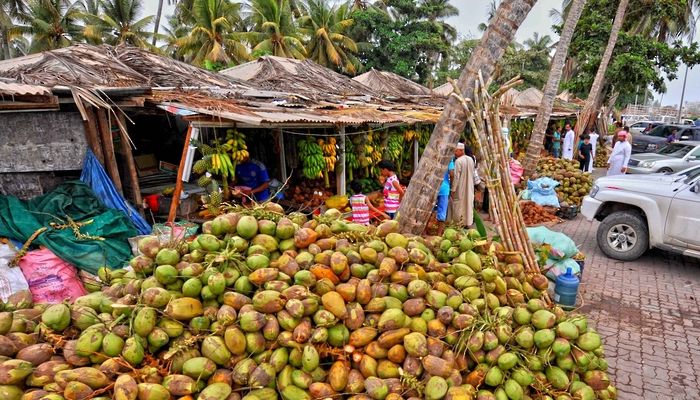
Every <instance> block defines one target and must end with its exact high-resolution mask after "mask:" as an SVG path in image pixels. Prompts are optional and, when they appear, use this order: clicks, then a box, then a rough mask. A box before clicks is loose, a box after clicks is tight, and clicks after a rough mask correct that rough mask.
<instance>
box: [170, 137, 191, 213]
mask: <svg viewBox="0 0 700 400" xmlns="http://www.w3.org/2000/svg"><path fill="white" fill-rule="evenodd" d="M191 137H192V125H190V126H188V127H187V135H185V144H184V145H183V146H182V157H180V166H179V167H178V168H177V180H176V181H175V191H174V192H173V201H172V202H171V203H170V213H168V223H170V224H171V223H173V222H175V217H176V216H177V208H178V207H179V206H180V195H181V194H182V174H183V173H184V172H185V164H186V163H185V160H186V159H187V150H188V149H189V147H190V138H191Z"/></svg>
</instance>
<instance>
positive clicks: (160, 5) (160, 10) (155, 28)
mask: <svg viewBox="0 0 700 400" xmlns="http://www.w3.org/2000/svg"><path fill="white" fill-rule="evenodd" d="M162 14H163V0H158V11H156V18H155V20H154V21H153V38H152V39H151V45H152V46H153V47H155V46H156V41H157V40H158V29H159V28H160V17H161V15H162Z"/></svg>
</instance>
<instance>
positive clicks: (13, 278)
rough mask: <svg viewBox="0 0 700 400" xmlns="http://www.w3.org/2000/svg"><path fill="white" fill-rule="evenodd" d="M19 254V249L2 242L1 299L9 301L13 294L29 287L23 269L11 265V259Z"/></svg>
mask: <svg viewBox="0 0 700 400" xmlns="http://www.w3.org/2000/svg"><path fill="white" fill-rule="evenodd" d="M15 254H17V250H16V249H15V248H14V247H13V246H11V245H9V244H0V299H2V301H7V298H8V297H10V296H11V295H13V294H15V293H17V292H19V291H22V290H27V289H29V285H28V284H27V280H26V279H25V278H24V275H23V274H22V270H21V269H19V268H17V267H10V265H9V264H10V261H11V260H12V259H13V258H14V257H15Z"/></svg>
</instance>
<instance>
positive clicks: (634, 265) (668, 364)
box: [552, 215, 700, 400]
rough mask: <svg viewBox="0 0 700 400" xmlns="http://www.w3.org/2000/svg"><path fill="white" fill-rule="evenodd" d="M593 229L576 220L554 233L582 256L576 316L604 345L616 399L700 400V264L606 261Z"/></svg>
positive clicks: (653, 257) (656, 256)
mask: <svg viewBox="0 0 700 400" xmlns="http://www.w3.org/2000/svg"><path fill="white" fill-rule="evenodd" d="M597 227H598V223H597V222H593V223H590V222H588V221H586V220H585V219H584V218H583V217H582V216H581V215H579V216H577V218H576V219H574V220H571V221H566V222H564V223H562V224H559V225H556V226H554V227H553V228H552V229H553V230H557V231H560V232H564V233H566V234H567V235H569V237H571V238H572V239H573V240H574V241H575V242H576V244H577V245H578V246H579V248H580V250H581V251H583V252H584V254H586V266H585V269H584V274H583V279H582V282H581V289H580V293H581V294H582V297H583V303H582V307H581V311H582V312H584V313H585V314H587V315H588V316H589V317H590V318H591V319H592V320H593V321H594V325H595V327H596V329H597V330H598V332H600V334H601V336H602V337H603V338H604V344H605V354H606V359H607V360H608V362H609V365H610V369H609V372H610V375H611V379H612V380H613V381H614V383H615V385H616V386H617V388H618V393H619V398H620V399H623V400H626V399H629V400H632V399H644V400H654V399H675V400H677V399H687V400H691V399H692V400H697V399H700V300H699V299H698V297H700V262H699V261H698V260H695V259H692V258H687V257H680V256H675V255H672V254H669V253H665V252H662V251H658V250H652V251H650V252H648V253H647V254H645V255H644V256H642V258H640V259H639V260H637V261H634V262H620V261H616V260H612V259H609V258H607V257H606V256H605V255H603V253H602V252H600V250H599V249H598V246H597V245H596V229H597Z"/></svg>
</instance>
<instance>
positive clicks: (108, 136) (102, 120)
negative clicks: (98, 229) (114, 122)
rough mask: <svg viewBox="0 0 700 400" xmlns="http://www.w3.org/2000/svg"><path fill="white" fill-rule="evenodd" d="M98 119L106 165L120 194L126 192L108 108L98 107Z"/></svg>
mask: <svg viewBox="0 0 700 400" xmlns="http://www.w3.org/2000/svg"><path fill="white" fill-rule="evenodd" d="M95 112H96V113H97V121H98V122H99V123H98V125H99V128H100V138H101V139H102V149H103V151H104V158H105V167H106V169H107V173H108V174H109V177H110V178H112V181H113V182H114V187H115V188H117V191H118V192H119V194H122V195H123V194H124V190H123V189H122V180H121V178H120V177H119V167H117V157H116V155H115V154H114V142H113V141H112V126H111V124H110V123H109V118H108V115H107V110H103V109H97V110H96V111H95Z"/></svg>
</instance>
